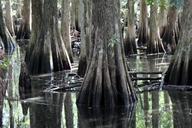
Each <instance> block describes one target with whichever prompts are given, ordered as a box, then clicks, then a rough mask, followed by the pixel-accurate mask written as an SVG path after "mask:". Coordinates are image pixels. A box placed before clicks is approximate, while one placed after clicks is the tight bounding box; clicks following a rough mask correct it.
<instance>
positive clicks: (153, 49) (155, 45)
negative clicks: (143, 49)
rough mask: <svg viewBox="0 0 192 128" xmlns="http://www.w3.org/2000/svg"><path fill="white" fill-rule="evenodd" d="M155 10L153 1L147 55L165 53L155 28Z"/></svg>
mask: <svg viewBox="0 0 192 128" xmlns="http://www.w3.org/2000/svg"><path fill="white" fill-rule="evenodd" d="M157 9H158V6H157V0H154V2H153V4H152V5H151V9H150V38H149V42H148V44H147V53H149V54H151V53H159V52H165V50H164V46H163V43H162V41H161V39H160V34H159V28H158V26H157Z"/></svg>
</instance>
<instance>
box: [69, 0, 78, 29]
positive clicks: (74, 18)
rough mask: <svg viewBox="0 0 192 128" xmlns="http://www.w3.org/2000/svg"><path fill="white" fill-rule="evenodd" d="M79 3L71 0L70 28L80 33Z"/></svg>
mask: <svg viewBox="0 0 192 128" xmlns="http://www.w3.org/2000/svg"><path fill="white" fill-rule="evenodd" d="M79 1H80V0H71V4H72V6H71V23H72V24H71V26H72V28H74V29H76V30H77V31H80V26H79Z"/></svg>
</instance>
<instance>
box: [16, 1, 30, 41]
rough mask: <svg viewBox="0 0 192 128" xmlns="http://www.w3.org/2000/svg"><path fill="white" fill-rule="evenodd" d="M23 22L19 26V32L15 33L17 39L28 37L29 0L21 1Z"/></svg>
mask: <svg viewBox="0 0 192 128" xmlns="http://www.w3.org/2000/svg"><path fill="white" fill-rule="evenodd" d="M22 19H23V22H22V24H21V26H20V29H19V32H18V33H17V39H29V38H30V32H31V30H30V20H31V1H30V0H24V1H23V9H22Z"/></svg>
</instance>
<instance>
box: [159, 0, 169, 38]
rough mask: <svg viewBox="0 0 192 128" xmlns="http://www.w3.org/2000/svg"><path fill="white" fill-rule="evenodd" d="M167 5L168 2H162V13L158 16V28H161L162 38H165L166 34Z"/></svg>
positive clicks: (162, 0) (164, 0)
mask: <svg viewBox="0 0 192 128" xmlns="http://www.w3.org/2000/svg"><path fill="white" fill-rule="evenodd" d="M161 2H162V3H161ZM165 3H166V0H161V1H160V9H159V10H160V12H159V16H158V26H159V32H160V37H162V36H163V34H164V32H165V27H166V25H167V8H166V5H165Z"/></svg>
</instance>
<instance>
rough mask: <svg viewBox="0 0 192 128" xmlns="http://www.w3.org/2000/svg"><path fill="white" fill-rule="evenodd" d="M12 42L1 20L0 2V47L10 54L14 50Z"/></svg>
mask: <svg viewBox="0 0 192 128" xmlns="http://www.w3.org/2000/svg"><path fill="white" fill-rule="evenodd" d="M14 43H15V42H14V40H13V38H12V36H11V35H10V33H9V31H8V29H7V27H6V26H5V22H4V19H3V10H2V3H1V0H0V47H2V48H3V49H4V50H5V51H6V52H8V53H10V52H13V50H14Z"/></svg>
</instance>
